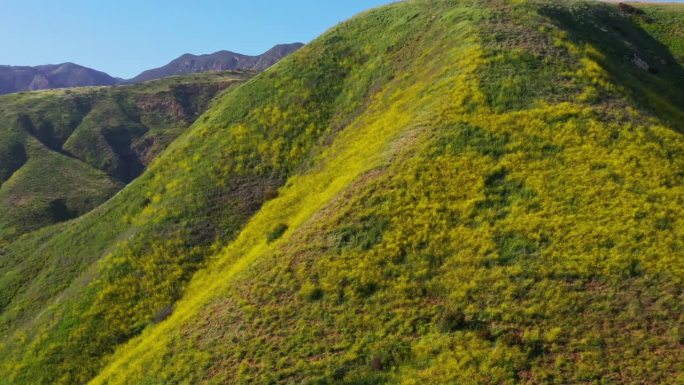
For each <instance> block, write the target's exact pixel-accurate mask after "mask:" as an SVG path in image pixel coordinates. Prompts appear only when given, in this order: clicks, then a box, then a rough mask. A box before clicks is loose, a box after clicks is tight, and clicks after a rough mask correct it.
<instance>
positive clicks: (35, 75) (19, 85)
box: [0, 63, 119, 95]
mask: <svg viewBox="0 0 684 385" xmlns="http://www.w3.org/2000/svg"><path fill="white" fill-rule="evenodd" d="M118 82H119V80H117V79H115V78H113V77H111V76H109V75H107V74H106V73H104V72H100V71H95V70H94V69H90V68H87V67H83V66H80V65H77V64H73V63H62V64H51V65H42V66H36V67H27V66H0V95H2V94H9V93H13V92H21V91H35V90H46V89H53V88H66V87H84V86H111V85H114V84H116V83H118Z"/></svg>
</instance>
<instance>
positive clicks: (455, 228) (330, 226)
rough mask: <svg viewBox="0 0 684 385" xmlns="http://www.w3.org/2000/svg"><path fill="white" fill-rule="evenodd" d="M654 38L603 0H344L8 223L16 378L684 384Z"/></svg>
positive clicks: (668, 143)
mask: <svg viewBox="0 0 684 385" xmlns="http://www.w3.org/2000/svg"><path fill="white" fill-rule="evenodd" d="M675 10H676V8H673V12H675ZM379 37H382V38H379ZM658 39H661V40H658ZM665 40H666V39H665V38H663V37H662V36H660V35H657V34H653V35H650V34H649V33H648V32H647V31H646V30H644V29H643V28H641V27H640V25H639V21H638V20H635V19H634V17H633V15H632V14H630V13H625V12H623V11H621V10H620V8H618V6H617V5H609V4H601V3H594V2H592V3H584V2H563V3H556V2H550V1H549V2H543V1H532V2H519V1H515V2H512V4H509V2H507V1H498V0H482V1H466V0H463V1H459V0H444V1H407V2H401V3H397V4H392V5H390V6H387V7H383V8H380V9H377V10H372V11H369V12H367V13H364V14H362V15H359V16H358V17H355V18H354V19H352V20H350V21H347V22H344V23H342V24H341V25H339V26H338V27H336V28H334V29H332V30H331V31H329V32H327V33H326V34H324V35H323V36H321V37H320V38H319V39H317V40H316V41H314V42H313V43H311V44H310V45H307V46H306V47H304V48H302V49H301V50H300V51H298V52H297V53H295V54H294V55H292V56H290V57H289V58H287V59H285V60H283V61H282V62H280V63H279V64H277V65H276V66H274V67H273V68H271V69H270V70H268V71H266V72H264V73H262V74H260V75H258V76H256V77H255V78H253V79H252V80H250V81H248V82H247V83H245V84H244V85H242V86H241V87H239V88H238V89H236V90H235V91H233V92H231V93H227V94H224V95H223V96H222V97H221V98H220V99H219V100H217V102H216V103H215V104H214V105H213V107H212V108H211V109H210V110H209V111H208V112H207V113H206V114H205V115H204V116H203V117H201V118H200V119H198V120H197V122H196V123H195V124H194V126H193V127H192V128H191V129H190V130H188V131H187V132H186V133H184V134H183V135H181V137H180V138H179V139H178V140H177V141H175V142H174V143H173V144H172V145H171V146H169V148H168V149H167V150H166V151H165V152H164V153H163V154H162V155H161V156H159V157H158V158H157V159H156V160H155V161H154V162H153V163H152V165H150V167H149V168H148V170H147V171H146V172H145V173H144V174H143V175H142V176H141V177H140V178H138V179H136V180H135V181H134V182H132V183H131V184H130V185H128V186H127V187H126V188H125V189H124V190H122V191H121V192H120V193H119V194H118V195H117V196H116V197H114V198H113V199H112V200H110V201H109V202H107V203H106V204H105V205H103V206H101V207H99V208H98V209H96V210H94V211H92V212H91V213H89V214H87V215H86V216H83V217H81V218H79V219H77V220H75V221H72V222H68V223H65V224H61V225H58V226H55V227H52V228H47V229H44V230H41V231H38V232H35V233H32V234H29V235H27V236H24V237H23V238H21V239H20V240H17V241H15V242H13V243H12V244H9V245H7V246H6V247H4V248H3V250H2V254H0V255H1V256H2V259H0V260H1V261H2V268H3V269H4V272H6V273H5V274H4V275H3V276H2V277H3V280H2V281H0V284H1V285H3V286H0V293H2V294H3V298H2V303H1V304H2V309H3V311H2V313H1V314H0V329H1V330H2V335H5V336H6V337H4V338H3V339H2V342H1V343H0V359H1V361H0V384H22V383H26V384H42V383H62V384H73V383H87V382H91V383H93V384H105V383H106V384H174V383H206V384H218V383H236V384H238V383H298V384H332V383H339V384H382V383H387V384H395V383H399V384H422V383H436V384H441V383H445V384H447V383H473V384H474V383H601V382H603V383H634V384H637V383H672V384H675V383H678V382H681V380H682V378H681V363H682V362H684V353H683V352H684V349H682V343H683V342H684V341H682V336H681V331H680V325H681V321H682V320H681V314H682V310H684V309H682V305H681V304H682V303H684V301H682V300H683V299H684V298H682V291H681V287H682V283H683V282H682V281H683V278H684V255H683V251H682V250H684V244H683V241H682V240H683V239H684V223H682V218H683V216H682V214H684V212H683V210H684V180H683V179H684V174H682V170H683V169H684V163H683V162H684V156H683V155H684V140H683V139H682V130H684V116H683V115H682V111H681V108H680V106H682V105H684V104H683V102H684V83H682V82H681V81H680V79H682V77H683V76H684V70H683V69H682V67H681V65H680V64H678V63H677V62H676V60H673V57H672V54H671V52H669V51H668V49H667V47H671V46H672V45H670V44H671V43H667V44H668V45H665V43H664V42H665ZM634 55H636V56H638V57H639V58H640V60H641V61H639V60H634V59H633V58H634ZM657 58H663V59H664V60H665V64H661V65H658V67H657V70H658V71H657V73H654V72H656V71H653V70H650V71H649V68H651V66H652V65H653V64H649V65H648V66H644V65H642V61H643V62H646V63H657V62H658V61H657ZM274 90H276V91H277V92H274ZM65 256H66V257H65ZM678 376H679V377H678Z"/></svg>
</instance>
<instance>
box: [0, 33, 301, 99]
mask: <svg viewBox="0 0 684 385" xmlns="http://www.w3.org/2000/svg"><path fill="white" fill-rule="evenodd" d="M303 45H304V44H302V43H292V44H278V45H276V46H274V47H273V48H271V49H269V50H268V51H266V52H264V53H263V54H261V55H256V56H249V55H242V54H239V53H235V52H231V51H218V52H215V53H212V54H208V55H192V54H185V55H182V56H180V57H179V58H177V59H175V60H172V61H171V62H170V63H168V64H167V65H165V66H163V67H159V68H154V69H151V70H147V71H144V72H142V73H141V74H139V75H138V76H136V77H134V78H133V79H128V80H123V79H119V78H115V77H112V76H110V75H108V74H106V73H104V72H101V71H97V70H94V69H91V68H87V67H84V66H81V65H78V64H74V63H62V64H48V65H40V66H34V67H30V66H9V65H0V95H2V94H10V93H14V92H22V91H36V90H46V89H54V88H68V87H86V86H112V85H116V84H131V83H140V82H144V81H148V80H154V79H160V78H164V77H167V76H174V75H185V74H191V73H196V72H206V71H225V70H254V71H263V70H265V69H266V68H268V67H270V66H272V65H273V64H275V63H277V62H278V61H279V60H280V59H282V58H284V57H285V56H287V55H289V54H291V53H292V52H294V51H296V50H298V49H299V48H301V47H302V46H303Z"/></svg>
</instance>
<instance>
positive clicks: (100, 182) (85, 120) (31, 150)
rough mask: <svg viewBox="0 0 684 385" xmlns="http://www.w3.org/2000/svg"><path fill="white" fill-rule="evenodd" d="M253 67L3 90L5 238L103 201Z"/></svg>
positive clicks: (1, 205) (0, 198) (0, 178)
mask: <svg viewBox="0 0 684 385" xmlns="http://www.w3.org/2000/svg"><path fill="white" fill-rule="evenodd" d="M251 75H252V74H251V73H234V72H233V73H211V74H201V75H192V76H185V77H175V78H169V79H165V80H161V81H156V82H150V83H146V84H143V85H135V86H126V87H116V88H106V87H101V88H78V89H70V90H60V91H41V92H31V93H21V94H13V95H4V96H0V212H2V215H0V240H1V239H5V240H6V239H11V238H16V237H17V236H19V235H21V234H23V233H26V232H28V231H31V230H36V229H38V228H40V227H43V226H46V225H50V224H53V223H57V222H61V221H64V220H67V219H72V218H75V217H77V216H79V215H82V214H83V213H85V212H87V211H89V210H91V209H92V208H94V207H97V206H98V205H99V204H101V203H102V202H104V201H105V200H107V199H108V198H110V197H111V196H112V195H114V193H116V192H117V191H118V190H120V189H121V188H122V187H123V186H124V185H125V183H128V182H130V181H131V180H132V179H133V178H135V177H137V176H138V175H139V174H140V173H141V172H142V170H143V169H144V168H145V167H146V165H147V164H149V163H150V161H151V160H152V159H153V158H154V157H155V156H157V154H159V153H160V152H161V150H162V149H164V148H165V147H166V146H167V145H168V144H169V143H170V142H171V141H172V140H173V139H175V138H176V137H177V136H178V135H179V134H180V133H181V132H183V130H185V129H186V128H187V127H189V126H190V124H192V122H194V121H195V119H196V118H197V117H198V116H199V115H200V114H201V113H202V112H204V110H206V108H207V107H208V106H209V102H210V100H211V99H212V98H213V97H214V95H216V94H217V93H218V92H219V91H221V90H223V89H225V88H227V87H230V86H234V85H235V84H237V83H240V82H241V81H243V80H245V79H246V78H248V77H250V76H251Z"/></svg>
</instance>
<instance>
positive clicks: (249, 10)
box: [0, 0, 391, 78]
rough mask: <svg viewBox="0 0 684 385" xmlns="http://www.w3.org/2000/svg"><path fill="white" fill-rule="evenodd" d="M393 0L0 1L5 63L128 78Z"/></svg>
mask: <svg viewBox="0 0 684 385" xmlns="http://www.w3.org/2000/svg"><path fill="white" fill-rule="evenodd" d="M390 2H391V1H390V0H0V36H1V38H0V64H11V65H38V64H53V63H62V62H68V61H70V62H74V63H78V64H81V65H84V66H87V67H92V68H95V69H97V70H100V71H105V72H107V73H109V74H110V75H112V76H118V77H123V78H130V77H133V76H134V75H137V74H138V73H139V72H141V71H143V70H146V69H149V68H154V67H158V66H161V65H163V64H166V63H167V62H169V61H170V60H172V59H174V58H176V57H177V56H180V55H181V54H184V53H194V54H202V53H211V52H215V51H219V50H222V49H227V50H231V51H235V52H240V53H245V54H250V55H253V54H259V53H262V52H263V51H266V50H267V49H269V48H270V47H271V46H273V45H275V44H277V43H293V42H297V41H301V42H304V43H307V42H309V41H311V40H312V39H313V38H315V37H316V36H318V35H319V34H321V33H322V32H324V31H325V30H326V29H328V28H330V27H332V26H333V25H335V24H337V23H338V22H340V21H342V20H345V19H347V18H349V17H351V16H353V15H354V14H356V13H358V12H360V11H363V10H365V9H368V8H372V7H375V6H378V5H382V4H386V3H390Z"/></svg>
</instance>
